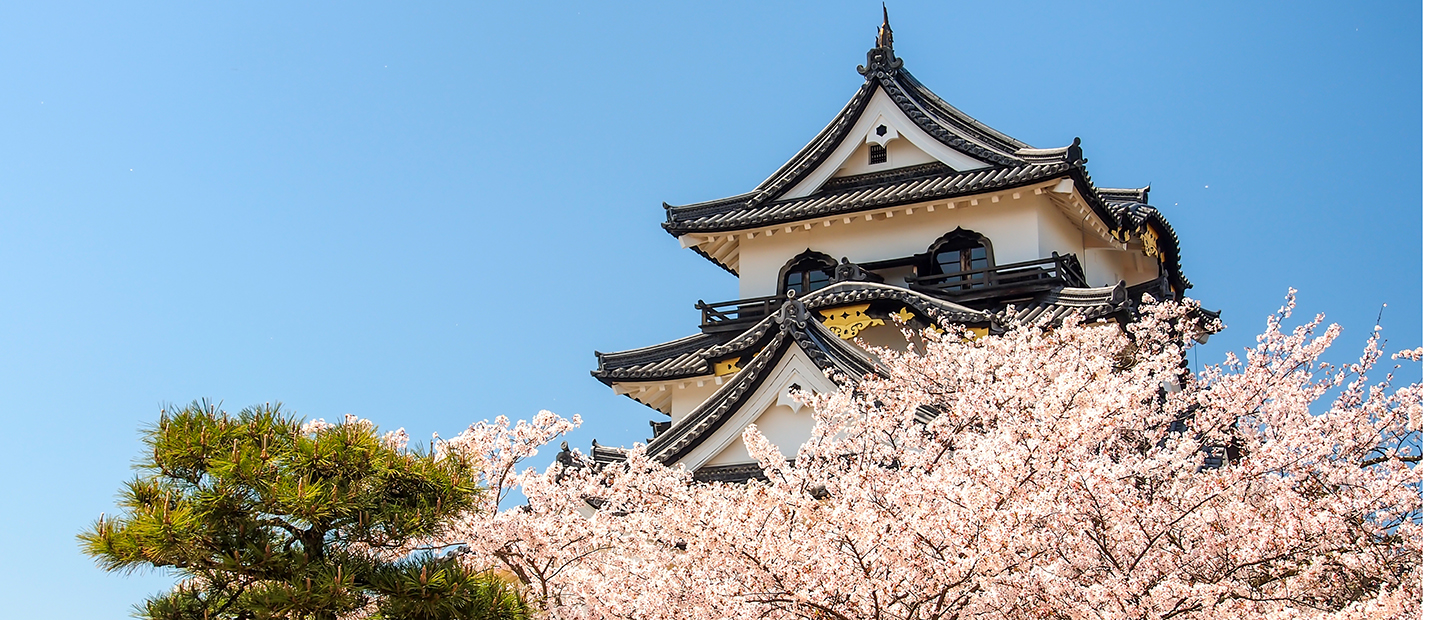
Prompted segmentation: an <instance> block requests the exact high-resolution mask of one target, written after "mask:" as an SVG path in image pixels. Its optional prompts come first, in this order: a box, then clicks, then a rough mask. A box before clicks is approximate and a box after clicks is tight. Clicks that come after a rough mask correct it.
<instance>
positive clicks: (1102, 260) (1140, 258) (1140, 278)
mask: <svg viewBox="0 0 1440 620" xmlns="http://www.w3.org/2000/svg"><path fill="white" fill-rule="evenodd" d="M1136 245H1137V243H1131V244H1130V248H1131V249H1129V250H1113V249H1110V248H1089V249H1086V250H1085V257H1086V267H1085V277H1086V279H1087V280H1089V282H1090V286H1110V285H1113V284H1115V283H1117V282H1120V281H1121V280H1124V281H1125V284H1126V285H1127V286H1133V285H1136V284H1141V283H1143V282H1149V281H1151V280H1154V279H1155V278H1157V277H1160V265H1159V263H1158V262H1157V260H1156V259H1155V258H1154V257H1151V256H1146V255H1145V253H1144V252H1142V251H1141V250H1137V249H1134V248H1135V246H1136Z"/></svg>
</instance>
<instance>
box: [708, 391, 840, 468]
mask: <svg viewBox="0 0 1440 620" xmlns="http://www.w3.org/2000/svg"><path fill="white" fill-rule="evenodd" d="M813 415H814V411H812V410H811V409H810V408H809V407H801V408H800V410H799V411H795V410H792V409H791V408H790V407H787V406H785V405H778V404H777V405H771V406H770V408H769V409H766V410H765V413H762V414H760V417H759V418H758V419H756V420H755V426H756V427H758V428H759V429H760V432H761V433H762V434H764V435H765V438H766V439H769V440H770V443H773V444H775V447H777V448H780V453H781V454H784V455H785V456H787V457H794V456H795V455H796V454H799V453H800V446H801V444H804V443H805V442H806V441H808V440H809V439H810V431H811V430H813V429H814V428H815V418H814V417H812V416H813ZM754 462H755V459H753V458H750V451H749V450H748V449H747V448H746V447H745V440H744V438H743V437H737V438H736V440H735V442H734V443H731V444H730V445H729V446H726V447H725V449H724V450H721V451H720V453H719V454H716V455H715V457H714V458H712V459H710V460H709V461H707V462H706V463H705V465H707V466H709V465H739V464H741V463H754Z"/></svg>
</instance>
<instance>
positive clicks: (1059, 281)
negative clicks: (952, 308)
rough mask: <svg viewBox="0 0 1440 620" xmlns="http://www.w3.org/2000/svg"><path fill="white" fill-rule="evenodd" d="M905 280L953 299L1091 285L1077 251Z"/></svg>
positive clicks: (920, 289)
mask: <svg viewBox="0 0 1440 620" xmlns="http://www.w3.org/2000/svg"><path fill="white" fill-rule="evenodd" d="M905 281H907V282H909V283H910V288H913V289H915V290H917V291H921V292H926V293H931V294H938V295H943V296H945V297H947V298H949V299H952V300H957V301H958V300H964V299H983V298H989V297H1000V296H1005V295H1010V294H1020V293H1025V292H1030V291H1032V290H1035V291H1038V290H1044V289H1048V288H1052V287H1055V286H1057V285H1061V286H1079V287H1083V286H1087V284H1086V283H1085V272H1084V271H1083V270H1082V269H1081V267H1080V261H1079V260H1078V259H1076V258H1075V255H1074V254H1065V255H1063V256H1062V255H1060V254H1058V253H1055V252H1051V253H1050V258H1041V259H1037V260H1032V261H1025V262H1023V263H1010V264H1008V265H996V266H994V267H986V268H984V269H971V270H969V271H957V272H955V273H941V274H935V275H931V276H919V277H916V276H909V277H907V278H905Z"/></svg>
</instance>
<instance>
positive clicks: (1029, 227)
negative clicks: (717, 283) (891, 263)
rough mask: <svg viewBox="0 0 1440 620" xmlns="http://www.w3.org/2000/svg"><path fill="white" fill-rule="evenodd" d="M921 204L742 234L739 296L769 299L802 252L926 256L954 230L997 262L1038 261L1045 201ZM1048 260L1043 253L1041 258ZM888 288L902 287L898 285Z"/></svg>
mask: <svg viewBox="0 0 1440 620" xmlns="http://www.w3.org/2000/svg"><path fill="white" fill-rule="evenodd" d="M921 204H922V206H921V207H920V208H919V209H916V211H915V213H914V214H913V215H905V214H904V209H903V208H901V209H899V210H898V211H896V213H895V216H894V217H891V218H883V216H877V217H876V218H875V219H874V220H872V221H868V222H867V221H865V219H864V217H863V216H860V217H856V218H855V219H854V220H853V221H851V223H849V224H843V223H841V222H839V221H835V222H833V223H832V224H831V225H830V226H828V227H827V226H822V225H820V224H813V225H812V226H811V229H810V230H808V231H807V230H804V229H803V228H796V229H795V230H794V231H793V232H789V233H786V232H776V233H775V234H774V235H773V236H765V235H763V234H762V235H757V236H756V237H755V238H754V239H746V238H745V237H744V236H743V235H742V236H741V238H740V291H739V296H740V297H741V298H746V297H761V296H765V295H774V294H775V293H776V283H777V282H778V280H779V277H780V270H781V268H783V267H784V266H785V263H787V262H789V261H790V259H792V258H794V257H795V255H797V254H799V253H801V252H804V251H805V250H806V249H810V250H814V251H816V252H823V253H825V254H829V255H830V256H832V257H834V258H835V260H837V261H838V260H840V259H841V258H842V257H844V258H849V259H850V262H853V263H863V262H868V261H877V260H886V259H892V258H902V257H906V256H912V255H914V254H919V253H922V252H925V251H926V250H927V249H929V247H930V245H931V244H932V243H934V242H935V240H936V239H938V238H940V237H941V236H942V235H945V234H946V233H949V232H950V231H952V230H954V229H955V228H957V227H964V228H967V229H970V230H973V231H976V232H978V233H980V234H982V235H985V236H986V237H988V238H989V239H990V242H991V245H992V246H993V248H994V250H995V260H996V262H997V263H1001V264H1003V263H1014V262H1020V261H1027V260H1034V259H1036V258H1040V257H1041V256H1042V254H1041V252H1040V248H1041V241H1040V234H1039V229H1040V226H1039V213H1040V211H1041V210H1042V209H1050V210H1053V207H1051V206H1050V205H1049V202H1048V201H1047V200H1046V199H1045V198H1044V197H1042V196H1035V195H1034V193H1033V192H1028V191H1027V192H1024V193H1021V197H1020V199H1018V200H1017V199H1014V198H1012V197H1011V194H1006V195H1005V197H1004V198H1003V199H1002V200H1001V201H1000V202H998V203H997V202H990V199H989V198H985V199H984V200H983V201H982V202H981V203H980V204H979V205H978V206H970V201H969V200H968V199H965V200H960V201H957V202H956V203H955V204H956V207H955V208H954V209H947V208H946V207H945V206H944V204H943V203H942V204H941V206H938V207H936V209H935V211H934V212H929V211H926V210H925V209H924V206H923V204H924V203H921ZM1077 234H1078V231H1077ZM1049 255H1050V252H1049V250H1045V252H1044V253H1043V256H1049ZM888 283H889V284H895V285H897V286H904V285H905V283H904V282H903V281H895V282H888Z"/></svg>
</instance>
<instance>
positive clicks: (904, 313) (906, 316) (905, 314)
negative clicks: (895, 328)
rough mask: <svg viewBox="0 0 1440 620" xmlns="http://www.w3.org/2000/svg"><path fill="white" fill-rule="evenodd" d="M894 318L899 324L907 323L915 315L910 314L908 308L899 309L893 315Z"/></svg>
mask: <svg viewBox="0 0 1440 620" xmlns="http://www.w3.org/2000/svg"><path fill="white" fill-rule="evenodd" d="M895 316H896V318H898V319H899V320H900V322H901V323H909V322H910V319H913V318H915V313H914V312H911V311H910V309H909V308H905V307H901V308H900V311H899V312H896V313H895Z"/></svg>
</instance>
